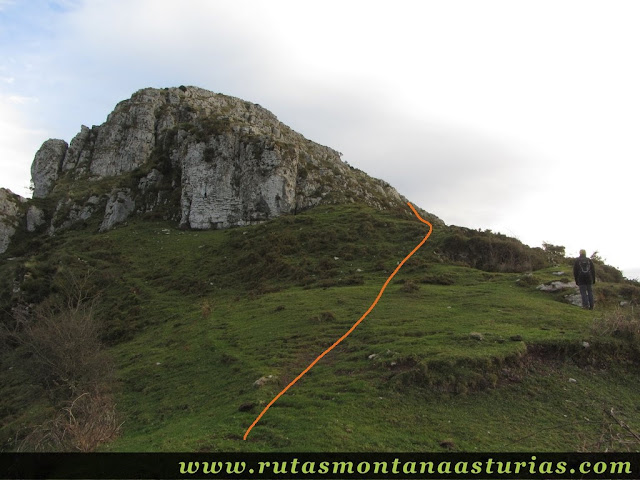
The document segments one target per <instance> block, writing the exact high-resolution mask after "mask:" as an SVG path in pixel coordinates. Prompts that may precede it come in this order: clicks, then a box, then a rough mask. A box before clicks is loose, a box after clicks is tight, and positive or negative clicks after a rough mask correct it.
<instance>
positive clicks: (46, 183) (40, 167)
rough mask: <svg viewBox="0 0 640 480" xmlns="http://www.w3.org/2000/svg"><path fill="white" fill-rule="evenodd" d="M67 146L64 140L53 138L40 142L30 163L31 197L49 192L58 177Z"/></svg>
mask: <svg viewBox="0 0 640 480" xmlns="http://www.w3.org/2000/svg"><path fill="white" fill-rule="evenodd" d="M67 147H68V145H67V142H65V141H64V140H56V139H53V138H52V139H49V140H47V141H46V142H44V143H43V144H42V146H41V147H40V150H38V152H37V153H36V156H35V158H34V159H33V163H32V164H31V181H32V182H33V198H43V197H46V196H47V195H48V194H49V192H50V191H51V189H52V188H53V186H54V184H55V182H56V180H57V179H58V173H59V172H60V167H61V166H62V161H63V160H64V158H65V154H66V153H67Z"/></svg>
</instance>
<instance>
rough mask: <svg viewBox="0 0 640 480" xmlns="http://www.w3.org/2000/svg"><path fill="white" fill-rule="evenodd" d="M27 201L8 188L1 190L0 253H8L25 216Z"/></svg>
mask: <svg viewBox="0 0 640 480" xmlns="http://www.w3.org/2000/svg"><path fill="white" fill-rule="evenodd" d="M25 202H26V200H25V199H24V198H22V197H21V196H20V195H16V194H15V193H13V192H12V191H10V190H7V189H6V188H0V253H4V252H6V251H7V247H8V246H9V243H10V242H11V237H13V235H14V234H15V233H16V229H17V228H18V226H19V225H20V222H21V220H22V217H23V216H24V215H25V213H24V208H25Z"/></svg>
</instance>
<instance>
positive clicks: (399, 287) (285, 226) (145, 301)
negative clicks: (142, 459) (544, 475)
mask: <svg viewBox="0 0 640 480" xmlns="http://www.w3.org/2000/svg"><path fill="white" fill-rule="evenodd" d="M427 218H429V217H428V216H427ZM434 223H435V225H434V227H435V228H434V232H433V234H432V236H431V238H430V239H429V240H428V241H427V243H426V244H425V245H424V247H423V248H422V249H421V250H420V251H418V252H417V253H416V254H415V255H414V256H413V257H412V258H411V259H410V260H409V261H408V262H407V264H406V265H405V266H404V267H403V268H402V269H401V270H400V272H399V273H398V275H397V276H396V277H395V278H394V280H393V281H392V283H391V284H390V285H389V287H388V289H387V290H386V292H385V294H384V295H383V297H382V299H381V300H380V302H379V304H378V305H377V307H376V308H375V309H374V310H373V312H372V313H371V314H370V315H369V316H368V317H367V318H366V319H365V320H364V321H363V322H362V324H360V326H359V327H358V328H357V329H356V330H355V331H354V333H353V334H351V335H350V336H349V337H348V338H347V339H346V340H345V341H344V342H343V343H342V344H340V345H339V346H338V347H337V348H335V349H334V350H333V351H331V352H330V353H329V354H328V355H327V356H326V357H325V358H323V359H322V360H321V361H320V362H319V363H318V364H317V365H316V366H315V367H314V368H313V369H312V370H311V371H310V372H309V373H308V374H307V375H306V376H305V377H304V378H303V379H302V380H301V381H300V382H299V383H297V384H296V385H295V386H293V387H292V388H291V389H290V390H289V391H288V392H287V393H286V394H285V395H284V396H283V397H282V398H281V399H280V400H279V401H278V402H277V403H276V404H275V405H274V406H273V407H272V408H271V409H270V410H269V411H268V412H267V413H266V415H265V416H264V417H263V419H262V420H261V421H260V422H259V423H258V424H257V425H256V427H255V428H254V429H253V430H252V432H251V433H250V435H249V438H248V439H247V440H246V441H244V440H243V439H242V436H243V434H244V432H245V430H246V429H247V428H248V427H249V425H251V423H252V422H253V420H254V419H255V418H256V416H257V415H258V414H259V413H260V411H261V410H262V409H263V408H264V406H265V405H266V404H267V403H268V402H269V401H270V400H271V399H272V398H273V396H274V395H276V394H277V393H278V392H279V391H280V390H281V389H282V388H283V387H284V386H286V385H287V384H288V383H289V382H290V381H291V380H292V379H293V378H295V377H296V375H298V373H300V371H302V370H303V369H304V368H305V367H306V366H307V365H308V364H309V363H310V362H311V361H312V360H313V359H315V358H316V357H317V355H319V354H320V353H321V352H322V351H324V350H325V349H326V348H327V347H328V346H329V345H331V344H332V343H333V342H334V341H335V340H336V339H337V338H339V337H340V336H341V335H342V334H343V333H344V332H346V331H347V330H348V329H349V328H350V326H351V325H352V324H353V323H354V322H355V321H356V320H357V319H358V318H360V316H361V315H362V314H363V313H364V311H365V310H366V309H367V308H368V307H369V305H371V303H372V301H373V299H374V298H375V296H376V295H377V293H378V291H379V289H380V287H381V286H382V284H383V282H384V281H385V280H386V278H387V277H388V276H389V274H390V273H391V272H392V271H393V269H394V268H395V266H396V265H397V263H398V262H399V261H401V260H402V259H403V258H404V257H405V255H406V254H407V253H408V252H409V251H411V250H412V249H413V247H414V246H415V245H416V244H418V243H419V241H420V240H421V239H422V238H423V237H424V235H425V234H426V233H427V231H428V229H427V227H426V226H425V225H424V224H422V223H420V222H419V221H417V220H416V219H415V217H413V216H412V215H411V212H410V211H409V209H408V208H407V210H406V211H402V210H398V211H387V212H379V211H376V210H373V209H371V208H368V207H363V206H358V205H351V206H320V207H317V208H315V209H312V210H309V211H307V212H304V213H301V214H298V215H295V216H286V217H281V218H278V219H276V220H273V221H271V222H268V223H265V224H261V225H256V226H252V227H246V228H238V229H232V230H225V231H181V230H178V229H176V228H175V227H174V226H173V225H170V224H168V223H161V222H155V221H149V220H146V221H144V220H134V221H130V222H129V223H128V224H127V225H125V226H121V227H119V228H117V229H115V230H112V231H109V232H107V233H103V234H98V233H94V232H95V231H96V227H97V226H96V225H88V226H87V228H85V229H81V230H74V231H68V232H65V233H64V234H60V235H58V236H56V237H52V238H46V237H38V238H28V237H25V238H24V239H23V240H21V241H20V242H18V244H16V245H14V246H13V250H10V251H9V252H7V254H6V255H5V256H4V257H3V258H2V262H1V265H0V274H1V276H2V280H1V281H2V282H3V284H2V298H1V299H0V300H1V301H2V303H3V309H4V314H3V317H2V321H3V325H4V329H3V331H4V335H3V350H2V352H3V353H2V364H1V366H0V368H1V371H0V385H1V387H0V389H1V391H0V393H1V395H0V397H1V400H0V412H1V413H0V414H1V416H2V424H1V429H0V440H1V441H2V444H1V445H2V447H1V448H2V449H3V450H17V449H22V450H33V449H63V448H64V449H71V450H73V449H93V448H98V449H100V450H106V451H209V450H225V451H235V450H246V451H262V450H264V451H273V450H285V451H286V450H289V451H291V450H305V451H306V450H308V451H332V450H335V451H345V450H349V451H359V450H376V451H385V450H386V451H403V450H404V451H412V450H422V451H441V450H465V451H473V450H479V451H482V450H484V451H488V450H495V451H523V450H563V451H566V450H605V449H609V450H637V449H638V448H640V444H639V443H638V441H637V440H636V439H635V437H634V436H633V434H632V432H637V431H640V406H638V402H637V398H638V394H639V393H640V378H639V376H638V375H637V371H638V361H639V360H640V356H639V354H638V352H639V351H638V345H640V343H638V338H639V337H638V320H637V318H635V319H634V318H633V315H632V314H631V310H630V308H631V307H630V306H629V307H626V308H627V309H626V310H620V309H619V308H618V304H619V302H620V301H622V300H626V301H628V302H630V304H633V302H635V301H636V300H637V298H638V291H639V290H640V289H639V288H638V287H637V286H635V285H632V284H629V283H625V282H622V281H621V278H618V276H617V275H616V274H615V269H612V268H610V267H605V266H600V267H602V268H599V271H601V272H602V274H603V276H604V278H605V280H610V281H608V282H602V283H598V284H597V289H596V294H597V299H598V305H597V309H596V310H595V311H592V312H590V311H585V310H582V309H580V308H577V307H574V306H571V305H569V304H567V303H566V302H565V301H564V300H563V295H564V294H566V292H565V293H564V294H563V293H562V292H560V293H555V294H550V293H543V292H540V291H538V290H537V289H536V288H535V287H536V286H537V285H538V284H539V283H545V282H550V281H553V280H558V279H562V278H563V277H566V278H565V280H566V279H568V278H569V277H571V274H570V270H571V266H570V265H569V264H567V263H566V262H565V263H562V261H561V264H560V265H551V264H550V263H549V259H548V256H547V255H546V254H545V252H544V251H542V250H540V249H529V248H528V247H525V246H523V245H521V244H520V243H519V242H517V241H515V240H513V239H508V238H506V237H504V236H501V235H496V234H492V233H490V232H477V231H471V230H467V229H460V228H455V227H446V226H444V225H442V224H441V223H440V222H435V221H434ZM556 260H557V259H556ZM473 267H477V268H473ZM480 268H481V269H482V270H481V269H480ZM561 270H564V271H565V272H567V273H566V274H565V275H560V276H558V275H556V274H554V272H558V271H561ZM17 305H23V306H24V305H31V307H30V308H29V309H27V310H25V309H24V307H23V308H22V309H20V308H17V307H16V306H17ZM38 305H39V306H38ZM21 312H23V313H21ZM37 325H41V326H40V327H38V326H37ZM42 325H45V326H46V328H45V327H42ZM86 325H90V326H91V328H89V327H87V326H86ZM65 326H66V327H65ZM43 353H44V354H43ZM45 357H46V360H43V358H45ZM263 377H264V379H263V382H264V384H263V385H261V386H256V385H255V382H256V381H257V380H258V379H261V378H263Z"/></svg>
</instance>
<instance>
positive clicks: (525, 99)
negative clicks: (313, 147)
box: [0, 0, 640, 278]
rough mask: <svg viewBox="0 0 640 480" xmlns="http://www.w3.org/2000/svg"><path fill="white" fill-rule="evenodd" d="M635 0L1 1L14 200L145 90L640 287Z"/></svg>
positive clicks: (1, 83)
mask: <svg viewBox="0 0 640 480" xmlns="http://www.w3.org/2000/svg"><path fill="white" fill-rule="evenodd" d="M638 24H640V2H637V1H635V0H630V1H623V0H621V1H618V0H606V1H600V0H598V1H593V0H579V1H573V0H570V1H567V0H552V1H548V0H535V1H529V0H519V1H513V0H505V1H502V0H500V1H497V0H482V1H478V0H446V1H445V0H437V1H429V0H423V1H406V0H395V1H393V2H392V1H376V0H366V1H359V0H349V1H334V0H322V1H314V0H306V1H304V2H302V1H281V0H268V1H265V0H261V1H260V0H251V1H249V0H189V1H181V2H178V1H174V0H171V1H169V0H0V162H1V164H0V172H1V179H0V186H1V187H6V188H9V189H11V190H13V191H14V192H15V193H18V194H20V195H23V196H30V192H29V188H28V187H29V181H30V166H31V162H32V161H33V156H34V154H35V152H36V151H37V149H38V148H39V147H40V145H41V144H42V142H43V141H45V140H46V139H48V138H61V139H63V140H66V141H67V142H69V141H70V140H71V139H72V138H73V136H74V135H75V134H76V133H77V132H78V131H79V130H80V126H81V125H83V124H84V125H87V126H92V125H100V124H102V123H103V122H104V121H105V120H106V117H107V115H108V114H109V113H110V112H111V111H112V110H113V108H114V107H115V105H116V103H118V102H119V101H121V100H124V99H126V98H129V97H130V96H131V95H132V94H133V93H134V92H135V91H137V90H139V89H141V88H145V87H158V88H161V87H172V86H174V87H175V86H179V85H194V86H199V87H202V88H206V89H208V90H212V91H214V92H218V93H224V94H226V95H232V96H235V97H240V98H242V99H244V100H248V101H251V102H253V103H258V104H260V105H262V106H263V107H265V108H267V109H269V110H270V111H272V112H273V113H274V114H275V115H276V116H278V118H279V119H280V120H281V121H282V122H284V123H285V124H287V125H289V126H290V127H291V128H293V129H294V130H296V131H298V132H300V133H301V134H303V135H304V136H305V137H307V138H308V139H310V140H313V141H315V142H318V143H320V144H323V145H327V146H329V147H332V148H334V149H336V150H338V151H339V152H341V153H342V154H343V157H342V158H343V160H345V161H347V162H348V163H349V164H350V165H353V166H355V167H357V168H360V169H362V170H364V171H365V172H367V173H369V174H370V175H372V176H374V177H377V178H382V179H384V180H386V181H388V182H389V183H390V184H391V185H393V186H394V187H395V188H396V189H397V190H398V191H399V192H400V193H401V194H403V195H404V196H406V197H407V198H408V199H409V200H410V201H412V202H413V203H415V204H417V205H418V206H420V207H422V208H424V209H425V210H427V211H429V212H431V213H433V214H435V215H437V216H438V217H440V218H441V219H442V220H444V221H445V222H446V223H447V224H453V225H461V226H465V227H469V228H475V229H478V228H479V229H482V230H485V229H491V230H493V231H496V232H501V233H504V234H507V235H509V236H513V237H516V238H518V239H520V240H521V241H523V242H524V243H526V244H528V245H530V246H533V247H537V246H542V243H543V242H547V243H551V244H554V245H563V246H565V247H566V251H567V254H569V255H572V256H574V255H577V253H578V250H579V249H581V248H584V249H586V250H587V253H588V254H591V253H592V252H594V251H598V252H599V254H600V256H601V257H603V258H604V259H605V260H606V261H607V263H609V264H611V265H614V266H616V267H618V268H620V269H622V270H623V273H624V274H625V276H627V277H628V278H638V277H640V254H638V251H637V250H638V249H637V247H636V243H637V241H638V240H637V239H638V234H639V233H640V227H639V226H638V225H639V222H638V202H637V198H638V195H637V191H638V188H637V184H638V182H639V181H640V178H639V173H640V166H638V165H639V164H640V141H638V137H639V134H640V62H639V61H638V59H639V58H640V29H639V28H637V25H638Z"/></svg>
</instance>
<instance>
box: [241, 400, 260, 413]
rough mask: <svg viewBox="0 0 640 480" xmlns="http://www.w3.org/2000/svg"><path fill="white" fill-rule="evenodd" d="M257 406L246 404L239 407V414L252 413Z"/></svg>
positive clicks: (250, 403)
mask: <svg viewBox="0 0 640 480" xmlns="http://www.w3.org/2000/svg"><path fill="white" fill-rule="evenodd" d="M255 406H256V404H255V403H254V402H245V403H243V404H242V405H240V406H239V407H238V411H239V412H250V411H251V410H253V409H254V408H255Z"/></svg>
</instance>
